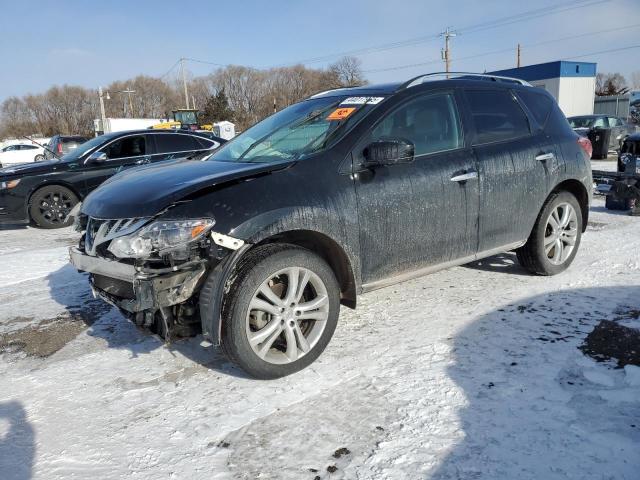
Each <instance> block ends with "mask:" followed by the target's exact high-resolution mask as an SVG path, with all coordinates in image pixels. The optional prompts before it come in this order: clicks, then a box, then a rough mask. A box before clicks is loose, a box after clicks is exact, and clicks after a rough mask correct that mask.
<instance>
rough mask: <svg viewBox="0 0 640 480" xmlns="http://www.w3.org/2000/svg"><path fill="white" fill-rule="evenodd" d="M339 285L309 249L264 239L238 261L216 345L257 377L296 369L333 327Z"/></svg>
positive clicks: (324, 341) (326, 339) (316, 353)
mask: <svg viewBox="0 0 640 480" xmlns="http://www.w3.org/2000/svg"><path fill="white" fill-rule="evenodd" d="M339 309H340V288H339V286H338V282H337V280H336V277H335V275H334V273H333V271H332V270H331V268H330V267H329V265H327V263H326V262H325V261H324V260H323V259H322V258H321V257H319V256H318V255H316V254H315V253H313V252H311V251H310V250H306V249H302V248H299V247H296V246H293V245H281V244H270V245H265V246H262V247H258V248H256V249H255V250H254V251H252V252H249V253H248V254H247V258H245V259H244V260H242V261H241V264H240V266H239V268H238V274H237V275H236V276H235V279H234V281H233V283H232V285H231V286H230V289H229V292H228V294H227V296H226V298H225V301H224V305H223V312H222V322H223V323H222V347H223V349H224V351H225V353H226V354H227V356H228V357H229V359H230V360H231V361H233V362H234V363H236V364H237V365H238V366H240V367H241V368H242V369H243V370H245V371H246V372H247V373H249V374H250V375H251V376H253V377H255V378H259V379H271V378H278V377H283V376H285V375H290V374H292V373H294V372H297V371H299V370H301V369H303V368H305V367H306V366H308V365H309V364H311V363H312V362H313V361H314V360H316V359H317V358H318V356H320V354H321V353H322V352H323V350H324V349H325V347H326V346H327V344H328V343H329V341H330V340H331V337H332V336H333V332H334V331H335V328H336V325H337V323H338V315H339Z"/></svg>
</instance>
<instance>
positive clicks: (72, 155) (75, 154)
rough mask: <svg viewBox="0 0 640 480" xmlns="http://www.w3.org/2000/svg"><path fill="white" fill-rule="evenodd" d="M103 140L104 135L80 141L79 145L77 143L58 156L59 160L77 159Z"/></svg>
mask: <svg viewBox="0 0 640 480" xmlns="http://www.w3.org/2000/svg"><path fill="white" fill-rule="evenodd" d="M105 140H106V138H105V137H104V135H101V136H99V137H95V138H92V139H91V140H89V141H88V142H84V143H81V144H80V145H78V147H77V148H74V149H73V150H71V151H70V152H69V153H67V154H66V155H63V156H62V157H61V158H60V160H62V161H65V162H69V161H73V160H78V159H79V158H80V157H82V156H83V155H84V154H85V153H87V152H88V151H89V150H91V149H92V148H95V147H98V146H99V145H101V144H103V143H104V142H105Z"/></svg>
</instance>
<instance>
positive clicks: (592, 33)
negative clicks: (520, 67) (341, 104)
mask: <svg viewBox="0 0 640 480" xmlns="http://www.w3.org/2000/svg"><path fill="white" fill-rule="evenodd" d="M638 27H640V23H636V24H633V25H626V26H623V27H617V28H610V29H607V30H598V31H594V32H587V33H580V34H577V35H570V36H566V37H561V38H556V39H553V40H544V41H542V42H536V43H529V44H524V45H521V47H523V48H525V47H527V48H531V47H537V46H540V45H548V44H550V43H557V42H563V41H565V40H573V39H576V38H582V37H588V36H593V35H601V34H604V33H611V32H618V31H620V30H627V29H630V28H638ZM512 50H513V48H512V47H510V48H503V49H500V50H492V51H489V52H481V53H476V54H474V55H468V56H466V57H459V58H454V59H453V60H468V59H472V58H477V57H486V56H488V55H495V54H498V53H505V52H511V51H512ZM574 58H578V57H574ZM441 61H442V60H441V59H438V60H435V59H434V60H429V61H427V62H420V63H411V64H406V65H398V66H395V67H385V68H376V69H371V70H363V72H362V73H377V72H389V71H392V70H402V69H406V68H412V67H422V66H426V65H433V64H435V63H439V62H441Z"/></svg>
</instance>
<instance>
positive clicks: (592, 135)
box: [567, 115, 636, 159]
mask: <svg viewBox="0 0 640 480" xmlns="http://www.w3.org/2000/svg"><path fill="white" fill-rule="evenodd" d="M567 120H569V125H571V128H573V130H574V131H575V132H576V133H577V134H578V135H582V136H584V137H587V138H588V139H589V140H590V141H591V145H592V146H593V155H592V157H591V158H593V159H603V158H607V155H608V154H609V152H610V151H614V150H616V151H619V150H620V146H621V145H622V142H624V140H625V138H627V137H628V136H629V135H631V134H632V133H634V132H635V131H636V127H635V125H633V124H629V123H627V122H626V121H625V120H624V119H622V118H620V117H613V116H610V115H580V116H577V117H569V118H568V119H567Z"/></svg>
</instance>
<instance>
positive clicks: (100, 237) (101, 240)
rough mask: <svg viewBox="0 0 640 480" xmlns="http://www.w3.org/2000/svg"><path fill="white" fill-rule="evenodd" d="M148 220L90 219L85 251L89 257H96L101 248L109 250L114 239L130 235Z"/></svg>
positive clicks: (85, 239)
mask: <svg viewBox="0 0 640 480" xmlns="http://www.w3.org/2000/svg"><path fill="white" fill-rule="evenodd" d="M148 220H149V219H148V218H119V219H113V220H103V219H98V218H91V217H90V218H89V219H88V221H87V230H86V232H85V237H84V250H85V252H86V254H87V255H91V256H94V257H95V256H96V255H97V254H98V253H99V249H100V248H107V247H108V246H109V243H110V242H111V240H113V239H114V238H118V237H122V236H124V235H129V234H131V233H133V232H135V231H136V230H138V229H139V228H140V227H142V226H143V225H144V224H145V223H147V221H148Z"/></svg>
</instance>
